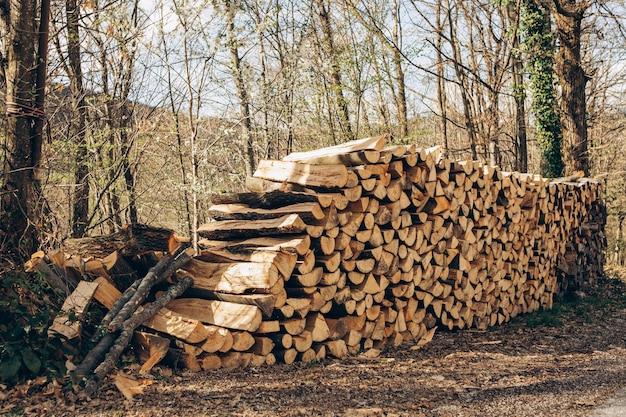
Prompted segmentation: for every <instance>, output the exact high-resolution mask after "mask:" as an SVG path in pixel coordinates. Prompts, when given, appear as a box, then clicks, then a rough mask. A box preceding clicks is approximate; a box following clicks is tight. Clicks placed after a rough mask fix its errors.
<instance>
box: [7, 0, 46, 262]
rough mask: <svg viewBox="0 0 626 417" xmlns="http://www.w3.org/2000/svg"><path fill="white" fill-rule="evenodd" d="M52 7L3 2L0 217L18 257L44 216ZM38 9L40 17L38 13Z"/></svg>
mask: <svg viewBox="0 0 626 417" xmlns="http://www.w3.org/2000/svg"><path fill="white" fill-rule="evenodd" d="M49 5H50V3H49V2H48V1H47V0H44V1H43V3H42V4H41V6H40V7H39V8H38V7H37V6H38V4H37V1H36V0H25V1H2V2H0V20H1V23H0V31H1V34H2V39H3V42H2V46H3V48H4V51H3V52H2V55H3V57H4V58H5V59H4V60H3V74H4V79H5V82H6V93H5V112H6V114H7V116H8V118H7V122H6V136H5V140H4V143H3V145H2V151H1V152H0V153H2V154H3V155H4V160H3V171H2V182H1V186H2V188H0V197H1V200H0V217H1V218H2V224H3V226H2V227H3V229H4V230H3V233H2V234H3V235H4V240H5V242H4V244H5V245H6V248H7V250H8V251H9V253H12V254H13V255H16V256H20V255H28V254H29V253H31V252H32V251H34V250H35V249H36V248H37V246H38V238H39V236H38V233H37V230H36V224H38V223H39V221H40V220H38V218H39V219H42V218H43V216H41V213H40V210H41V206H40V204H39V203H40V200H39V198H40V194H39V187H38V186H39V180H40V179H41V176H40V174H41V173H40V172H39V168H40V162H41V153H42V132H41V128H42V126H43V124H42V123H43V120H42V119H43V117H44V113H43V99H44V94H45V90H44V85H45V84H44V83H45V74H46V57H47V33H48V26H47V25H48V21H49V12H50V9H49ZM38 10H40V11H41V16H37V11H38ZM38 21H39V22H40V25H37V22H38ZM3 246H4V245H3Z"/></svg>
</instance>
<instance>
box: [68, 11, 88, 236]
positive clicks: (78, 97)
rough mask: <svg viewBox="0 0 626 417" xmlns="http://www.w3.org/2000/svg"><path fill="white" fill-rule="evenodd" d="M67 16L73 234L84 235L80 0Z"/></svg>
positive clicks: (85, 168)
mask: <svg viewBox="0 0 626 417" xmlns="http://www.w3.org/2000/svg"><path fill="white" fill-rule="evenodd" d="M65 13H66V15H67V59H68V68H67V69H68V76H69V79H70V91H71V93H72V106H73V111H74V114H75V116H74V117H73V118H72V125H71V131H70V135H71V139H72V140H73V141H74V143H76V152H75V155H74V158H75V160H76V167H75V171H74V182H75V184H76V188H75V189H74V196H73V201H72V236H73V237H82V236H84V234H85V230H86V228H87V226H88V224H87V222H88V220H89V180H88V175H89V165H88V163H87V143H86V142H85V136H86V135H85V133H86V132H85V129H86V114H87V108H86V107H85V106H86V104H85V89H84V87H83V71H82V68H81V51H80V31H79V21H80V10H79V8H78V7H77V4H76V0H67V1H66V3H65Z"/></svg>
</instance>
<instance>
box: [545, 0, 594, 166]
mask: <svg viewBox="0 0 626 417" xmlns="http://www.w3.org/2000/svg"><path fill="white" fill-rule="evenodd" d="M593 3H594V2H593V1H587V0H584V1H580V0H554V1H553V6H552V14H553V16H554V21H555V23H556V34H557V37H558V40H559V49H558V52H557V54H556V73H557V76H558V78H559V82H560V85H561V122H562V125H563V159H564V165H565V173H566V174H570V173H573V172H575V171H583V172H584V173H585V175H589V154H588V149H587V148H588V147H587V94H586V91H585V90H586V86H587V81H588V80H589V77H588V76H587V75H586V74H585V70H584V69H583V66H582V59H581V57H582V55H581V39H582V31H583V28H582V22H583V19H584V18H585V12H586V11H587V10H588V9H589V8H590V7H591V6H592V5H593Z"/></svg>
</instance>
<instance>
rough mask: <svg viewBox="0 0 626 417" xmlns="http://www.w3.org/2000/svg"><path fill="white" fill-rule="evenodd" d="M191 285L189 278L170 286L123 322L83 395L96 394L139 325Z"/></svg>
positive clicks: (89, 379)
mask: <svg viewBox="0 0 626 417" xmlns="http://www.w3.org/2000/svg"><path fill="white" fill-rule="evenodd" d="M192 285H193V279H191V278H190V277H185V278H183V279H182V280H181V281H179V282H178V283H176V284H175V285H172V286H171V287H170V288H169V289H168V290H167V292H166V293H165V294H163V295H162V296H161V297H160V298H159V299H157V300H156V301H155V302H154V303H152V304H150V306H149V307H147V308H145V309H144V310H142V311H141V312H140V313H138V314H136V315H134V316H132V317H130V318H129V319H127V320H126V321H124V322H123V324H122V326H121V329H122V331H121V333H120V335H119V337H118V338H117V339H116V340H115V342H114V343H113V345H112V346H111V349H110V350H109V352H108V353H107V354H106V357H105V359H104V360H103V361H102V363H100V364H99V365H98V366H97V367H96V368H95V370H94V371H93V375H91V376H89V378H88V379H87V382H86V383H85V393H86V394H87V395H88V396H92V395H93V394H95V393H96V391H97V389H98V384H99V383H100V381H102V379H103V378H104V377H105V376H107V375H108V374H109V373H110V372H111V371H112V370H113V369H114V368H115V365H116V364H117V361H118V359H119V358H120V356H121V354H122V352H123V351H124V350H125V349H126V348H127V346H128V343H129V342H130V340H131V339H132V337H133V333H134V331H135V329H136V328H137V327H139V326H140V325H141V323H143V322H144V321H146V320H149V319H150V318H151V317H153V316H154V315H155V314H156V313H158V311H159V310H160V309H161V308H163V307H165V306H166V305H167V304H168V303H169V302H170V301H171V300H173V299H174V298H176V297H178V296H180V295H181V294H182V293H183V292H185V290H186V289H187V288H189V287H191V286H192Z"/></svg>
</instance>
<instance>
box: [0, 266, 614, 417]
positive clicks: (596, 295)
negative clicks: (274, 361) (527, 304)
mask: <svg viewBox="0 0 626 417" xmlns="http://www.w3.org/2000/svg"><path fill="white" fill-rule="evenodd" d="M609 274H610V275H611V276H613V277H614V278H605V279H603V280H602V281H601V282H600V284H599V286H598V287H597V288H596V289H594V290H593V291H589V292H587V293H586V294H584V296H582V297H580V298H578V299H576V300H571V301H562V302H559V303H555V306H554V308H553V309H552V310H550V311H542V312H538V313H533V314H530V315H525V316H522V317H517V318H516V319H514V320H513V321H511V322H510V323H507V324H505V325H502V326H498V327H495V328H492V329H489V330H488V331H474V330H464V331H455V332H448V331H438V332H437V333H436V334H435V337H434V338H433V340H432V342H431V343H430V344H428V345H426V346H425V347H423V348H422V349H420V350H413V349H411V346H410V345H406V344H405V345H402V346H400V347H397V348H390V349H388V350H385V351H383V352H382V353H381V354H380V356H378V357H376V358H373V359H367V358H364V357H356V358H349V359H346V360H337V359H327V360H324V361H322V362H319V363H309V364H306V363H299V364H293V365H274V366H271V367H263V368H248V369H244V370H216V371H209V372H199V373H190V372H187V371H180V370H177V371H176V370H175V371H172V370H171V369H169V368H154V369H153V371H152V375H151V384H150V385H149V386H147V387H146V388H145V390H144V392H143V394H142V395H139V396H136V397H135V399H133V400H125V399H124V397H123V396H122V394H120V392H119V391H117V389H116V388H115V387H114V385H113V383H112V382H111V381H105V383H104V384H103V386H102V387H101V389H100V392H99V394H98V395H97V397H96V398H95V399H87V398H84V397H83V396H82V394H81V393H80V392H79V393H74V392H72V391H71V390H63V389H62V386H61V385H60V384H58V383H44V382H43V381H39V382H37V381H31V382H29V383H27V384H23V385H19V386H17V387H13V388H6V387H1V386H0V414H4V415H13V416H21V415H41V416H111V417H113V416H138V417H139V416H143V417H150V416H277V417H278V416H280V417H282V416H347V417H350V416H360V417H364V416H372V417H374V416H386V417H391V416H485V415H487V416H533V417H538V416H564V417H566V416H587V415H589V414H590V413H591V412H592V411H593V410H594V409H595V408H596V407H598V406H600V405H601V404H602V403H603V402H604V401H605V400H606V399H607V398H610V397H611V396H613V395H615V393H616V392H617V391H618V390H619V389H620V388H622V387H624V386H626V274H624V273H622V274H621V275H622V276H621V277H620V273H619V272H618V271H615V270H613V271H609ZM133 368H136V366H133V365H130V366H129V368H128V369H129V372H132V371H130V370H132V369H133Z"/></svg>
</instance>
